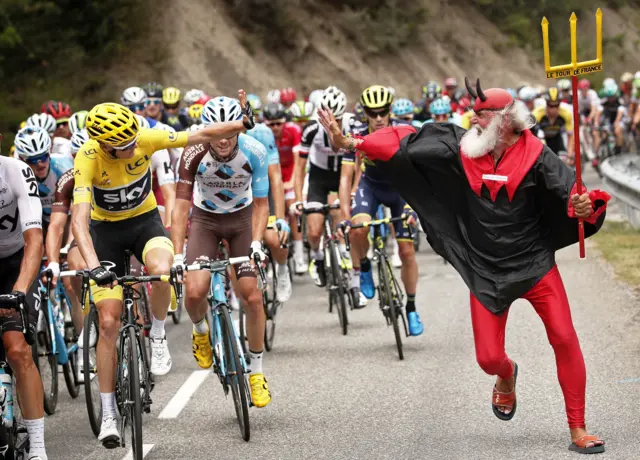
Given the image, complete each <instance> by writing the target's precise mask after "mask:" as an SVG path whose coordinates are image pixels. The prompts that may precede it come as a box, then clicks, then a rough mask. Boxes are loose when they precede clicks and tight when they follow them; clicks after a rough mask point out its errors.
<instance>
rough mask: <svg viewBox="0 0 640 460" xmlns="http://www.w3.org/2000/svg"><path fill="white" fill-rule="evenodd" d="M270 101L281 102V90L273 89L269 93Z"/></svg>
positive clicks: (268, 98)
mask: <svg viewBox="0 0 640 460" xmlns="http://www.w3.org/2000/svg"><path fill="white" fill-rule="evenodd" d="M267 101H268V102H280V90H279V89H273V90H271V91H269V92H268V93H267Z"/></svg>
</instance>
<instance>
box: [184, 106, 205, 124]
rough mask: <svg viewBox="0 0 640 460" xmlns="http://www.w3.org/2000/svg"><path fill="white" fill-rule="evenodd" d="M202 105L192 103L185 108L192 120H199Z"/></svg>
mask: <svg viewBox="0 0 640 460" xmlns="http://www.w3.org/2000/svg"><path fill="white" fill-rule="evenodd" d="M203 107H204V106H203V105H202V104H193V105H190V106H189V108H188V109H187V114H188V115H189V118H192V119H194V120H198V121H199V120H200V116H201V115H202V108H203Z"/></svg>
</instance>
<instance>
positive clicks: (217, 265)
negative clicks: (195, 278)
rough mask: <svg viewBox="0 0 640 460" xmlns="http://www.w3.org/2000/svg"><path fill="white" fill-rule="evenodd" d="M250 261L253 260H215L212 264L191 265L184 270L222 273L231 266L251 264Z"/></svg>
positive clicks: (243, 257) (240, 258)
mask: <svg viewBox="0 0 640 460" xmlns="http://www.w3.org/2000/svg"><path fill="white" fill-rule="evenodd" d="M250 260H251V259H250V258H249V256H242V257H231V258H229V259H224V260H214V261H212V262H201V263H198V264H191V265H187V266H185V267H184V268H185V270H186V271H188V272H190V271H195V270H209V271H211V272H222V271H224V270H225V269H226V268H227V267H228V266H229V265H237V264H243V263H246V262H249V261H250Z"/></svg>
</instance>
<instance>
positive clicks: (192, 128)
mask: <svg viewBox="0 0 640 460" xmlns="http://www.w3.org/2000/svg"><path fill="white" fill-rule="evenodd" d="M202 128H204V125H203V124H202V123H194V124H192V125H191V126H189V127H188V128H187V131H198V130H200V129H202Z"/></svg>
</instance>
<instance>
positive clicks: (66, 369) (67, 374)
mask: <svg viewBox="0 0 640 460" xmlns="http://www.w3.org/2000/svg"><path fill="white" fill-rule="evenodd" d="M60 304H61V306H60V308H63V304H64V308H70V306H69V305H67V301H66V300H65V297H64V296H62V297H61V298H60ZM74 336H75V332H74V330H73V325H72V324H71V325H67V324H65V346H67V344H68V343H67V342H72V343H73V342H74V341H75V339H74ZM78 352H79V349H78V348H77V347H76V350H75V351H74V352H73V353H68V355H69V360H68V361H67V363H66V364H64V365H63V366H62V373H63V374H64V382H65V384H66V385H67V390H68V391H69V396H71V397H72V398H73V399H75V398H77V397H78V395H79V394H80V384H79V383H78Z"/></svg>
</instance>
